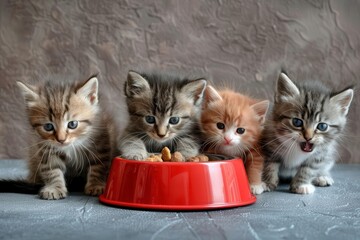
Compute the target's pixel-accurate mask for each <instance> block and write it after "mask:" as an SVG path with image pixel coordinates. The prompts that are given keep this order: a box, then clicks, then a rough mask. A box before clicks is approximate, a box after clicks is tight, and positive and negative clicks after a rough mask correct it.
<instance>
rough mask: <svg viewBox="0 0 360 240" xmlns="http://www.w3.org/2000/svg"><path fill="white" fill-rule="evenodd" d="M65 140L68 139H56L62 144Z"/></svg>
mask: <svg viewBox="0 0 360 240" xmlns="http://www.w3.org/2000/svg"><path fill="white" fill-rule="evenodd" d="M65 140H66V139H56V141H58V142H59V143H61V144H64V142H65Z"/></svg>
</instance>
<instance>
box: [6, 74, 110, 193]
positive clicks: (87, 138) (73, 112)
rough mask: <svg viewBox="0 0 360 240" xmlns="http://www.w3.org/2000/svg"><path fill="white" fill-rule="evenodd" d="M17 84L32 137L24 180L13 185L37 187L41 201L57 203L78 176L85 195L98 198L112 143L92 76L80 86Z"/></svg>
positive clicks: (96, 81) (67, 84)
mask: <svg viewBox="0 0 360 240" xmlns="http://www.w3.org/2000/svg"><path fill="white" fill-rule="evenodd" d="M18 85H19V87H20V89H21V91H22V93H23V95H24V97H25V100H26V108H27V114H28V119H29V123H30V125H31V126H32V133H33V134H32V139H31V140H32V143H31V144H30V146H29V161H28V166H29V176H28V179H27V181H25V182H23V181H20V180H19V181H13V185H14V187H15V188H16V186H18V187H20V186H22V185H21V184H20V182H22V183H23V184H28V185H29V186H30V187H31V186H32V187H35V188H36V187H41V189H40V192H39V195H40V197H41V198H42V199H61V198H65V197H66V195H67V192H68V190H67V186H66V185H67V184H68V183H70V182H71V181H72V179H74V178H75V177H78V176H82V177H84V178H85V179H86V185H85V193H86V194H88V195H99V194H101V193H102V192H103V190H104V187H105V182H106V177H107V173H108V169H109V166H110V161H111V159H112V144H111V141H110V134H109V119H107V118H106V117H105V115H104V114H103V113H102V111H101V109H100V106H99V104H98V79H97V78H96V76H92V77H91V78H89V79H88V80H86V81H85V82H82V83H64V82H63V81H58V82H55V81H48V82H46V83H45V84H43V85H38V86H32V85H28V84H24V83H21V82H18ZM7 183H11V181H7ZM8 190H11V189H8ZM14 192H19V191H17V190H16V189H14ZM20 192H21V191H20Z"/></svg>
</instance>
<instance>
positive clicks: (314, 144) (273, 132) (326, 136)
mask: <svg viewBox="0 0 360 240" xmlns="http://www.w3.org/2000/svg"><path fill="white" fill-rule="evenodd" d="M352 98H353V90H352V89H350V88H347V89H345V90H343V91H341V92H332V91H331V90H329V89H328V88H327V87H325V86H324V85H322V84H321V83H319V82H304V83H303V84H295V83H293V82H292V81H291V80H290V79H289V77H288V76H287V75H286V74H285V73H281V74H280V76H279V79H278V81H277V89H276V93H275V103H274V108H273V113H272V119H271V120H270V121H269V122H268V124H267V126H266V127H265V130H264V133H263V138H262V141H261V145H262V146H263V154H264V157H265V167H264V173H263V180H264V182H265V183H266V185H267V188H268V189H267V190H274V189H275V188H276V187H277V185H278V182H279V176H280V177H281V178H282V177H283V178H290V179H292V180H291V182H290V191H291V192H294V193H299V194H310V193H313V192H314V191H315V187H314V185H315V186H321V187H325V186H330V185H332V184H333V183H334V181H333V179H332V178H331V176H330V169H331V168H332V166H333V165H334V163H335V158H334V156H336V147H337V140H338V139H339V136H340V135H341V133H342V131H343V130H344V127H345V124H346V115H347V113H348V110H349V106H350V103H351V100H352Z"/></svg>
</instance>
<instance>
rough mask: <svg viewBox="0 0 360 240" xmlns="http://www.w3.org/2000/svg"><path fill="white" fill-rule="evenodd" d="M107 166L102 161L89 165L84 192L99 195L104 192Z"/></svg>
mask: <svg viewBox="0 0 360 240" xmlns="http://www.w3.org/2000/svg"><path fill="white" fill-rule="evenodd" d="M106 176H107V166H106V165H105V164H103V163H99V164H93V165H90V166H89V169H88V174H87V181H86V185H85V194H86V195H90V196H99V195H101V194H102V193H103V192H104V189H105V185H106Z"/></svg>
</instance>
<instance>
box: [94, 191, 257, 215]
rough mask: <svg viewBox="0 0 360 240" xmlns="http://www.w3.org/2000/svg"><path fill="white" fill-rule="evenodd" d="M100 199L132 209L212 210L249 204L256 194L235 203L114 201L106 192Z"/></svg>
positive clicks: (105, 202)
mask: <svg viewBox="0 0 360 240" xmlns="http://www.w3.org/2000/svg"><path fill="white" fill-rule="evenodd" d="M99 201H100V202H102V203H104V204H107V205H109V206H117V207H126V208H131V209H143V210H146V209H149V210H167V211H191V210H211V209H214V210H215V209H225V208H235V207H241V206H247V205H251V204H254V203H255V202H256V196H255V195H253V194H251V198H250V199H249V200H248V201H238V202H234V203H217V204H201V205H159V204H144V203H132V202H123V201H114V200H110V199H107V198H106V197H105V194H101V195H100V196H99Z"/></svg>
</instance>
